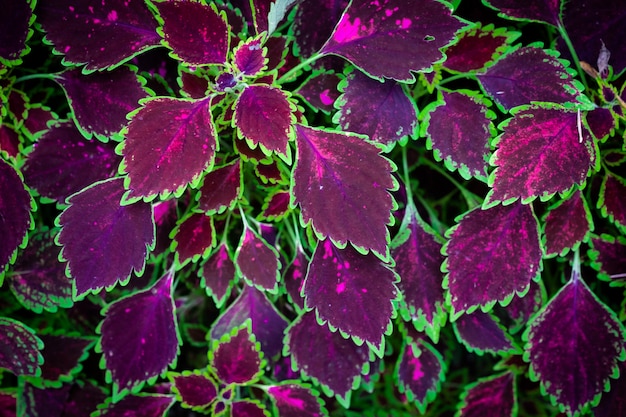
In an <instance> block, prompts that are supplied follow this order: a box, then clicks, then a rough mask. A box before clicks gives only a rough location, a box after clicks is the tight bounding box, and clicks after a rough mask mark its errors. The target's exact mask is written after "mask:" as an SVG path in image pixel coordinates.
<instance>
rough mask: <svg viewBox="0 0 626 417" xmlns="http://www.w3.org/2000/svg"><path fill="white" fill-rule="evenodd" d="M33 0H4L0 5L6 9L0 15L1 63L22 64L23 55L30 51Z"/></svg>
mask: <svg viewBox="0 0 626 417" xmlns="http://www.w3.org/2000/svg"><path fill="white" fill-rule="evenodd" d="M35 4H36V2H35V1H32V0H20V1H13V0H4V1H2V3H0V7H1V8H2V10H3V11H4V12H3V13H2V16H0V63H2V64H8V65H11V64H20V63H21V62H22V60H21V57H22V56H24V55H26V54H27V53H28V52H29V51H30V47H29V46H27V45H26V41H27V40H28V39H29V38H30V36H31V35H32V33H33V31H32V29H31V28H30V25H31V23H32V21H33V20H34V18H35V16H34V15H33V8H34V7H35Z"/></svg>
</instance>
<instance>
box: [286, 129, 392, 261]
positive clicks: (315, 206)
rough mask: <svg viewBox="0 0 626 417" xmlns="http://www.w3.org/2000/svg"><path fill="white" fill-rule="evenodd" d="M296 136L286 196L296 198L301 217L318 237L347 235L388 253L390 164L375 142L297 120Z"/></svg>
mask: <svg viewBox="0 0 626 417" xmlns="http://www.w3.org/2000/svg"><path fill="white" fill-rule="evenodd" d="M296 140H297V145H298V146H297V147H298V154H297V159H296V166H295V168H294V170H293V179H292V183H291V191H292V196H293V197H292V201H291V202H292V204H293V205H296V204H300V209H301V210H300V215H301V223H302V224H303V225H306V224H308V223H309V222H311V223H312V224H313V229H314V230H315V232H316V234H317V236H318V237H319V238H320V239H323V238H325V237H327V236H328V237H330V239H331V240H332V241H333V242H334V243H335V244H336V245H337V246H339V247H344V246H345V245H346V244H347V242H348V240H349V241H350V242H351V243H352V244H353V245H354V246H355V247H356V248H359V249H361V250H363V249H364V250H368V249H369V250H372V251H373V252H374V253H375V254H376V255H377V256H380V257H381V258H383V259H388V258H389V248H388V240H389V231H388V230H387V226H386V225H387V224H390V223H391V221H392V220H391V210H392V209H393V208H394V206H395V202H394V200H393V198H392V197H391V194H389V192H388V191H387V190H392V189H395V188H396V186H397V184H396V182H395V181H394V179H393V177H392V176H391V171H392V170H393V169H394V166H393V165H392V164H391V163H390V162H389V161H388V160H387V159H385V158H384V157H383V156H381V155H380V154H379V152H380V151H379V149H378V148H376V147H375V146H374V145H372V144H371V143H369V142H366V141H364V140H363V139H361V138H358V137H355V136H351V135H348V134H344V133H338V132H330V131H324V130H319V129H312V128H309V127H305V126H300V125H298V126H297V127H296ZM366 196H367V197H366ZM364 199H365V200H366V203H365V204H364V203H363V201H364ZM347 213H349V215H346V214H347Z"/></svg>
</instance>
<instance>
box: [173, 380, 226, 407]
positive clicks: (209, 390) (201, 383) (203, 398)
mask: <svg viewBox="0 0 626 417" xmlns="http://www.w3.org/2000/svg"><path fill="white" fill-rule="evenodd" d="M169 378H170V380H171V381H172V383H173V385H172V391H173V392H175V393H176V394H177V395H176V397H177V399H178V400H179V401H180V402H181V403H182V406H183V407H186V408H192V409H196V410H201V409H203V408H205V407H207V406H209V405H210V404H211V403H212V402H213V401H215V399H216V398H217V383H216V382H215V381H214V380H213V378H211V377H210V376H208V375H207V374H206V373H205V372H201V371H193V372H191V371H184V372H183V373H182V374H179V373H172V374H170V375H169Z"/></svg>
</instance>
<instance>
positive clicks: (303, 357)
mask: <svg viewBox="0 0 626 417" xmlns="http://www.w3.org/2000/svg"><path fill="white" fill-rule="evenodd" d="M283 353H284V354H291V359H292V368H293V370H298V369H299V370H300V372H301V373H302V374H303V375H304V376H306V377H309V378H312V379H313V380H314V381H315V382H317V383H319V384H321V386H322V389H323V391H324V393H325V394H326V395H328V396H333V395H334V396H335V397H336V398H337V400H338V401H339V403H341V404H342V405H344V407H346V408H347V407H348V405H347V404H349V403H350V393H351V390H352V389H354V388H356V387H358V386H359V383H360V379H361V374H362V373H363V374H365V373H367V372H368V370H369V359H370V353H369V349H368V347H367V346H366V345H361V346H357V345H355V344H354V342H353V341H352V340H350V339H345V338H343V337H342V336H341V335H340V334H339V332H331V331H330V330H329V329H328V327H327V326H320V325H319V324H318V323H317V320H316V318H315V314H314V313H313V312H309V313H305V314H304V315H302V316H300V318H299V319H298V320H296V321H295V322H294V323H292V324H291V326H290V327H289V329H288V330H287V336H286V343H285V351H284V352H283Z"/></svg>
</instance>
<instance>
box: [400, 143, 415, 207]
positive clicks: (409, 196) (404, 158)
mask: <svg viewBox="0 0 626 417" xmlns="http://www.w3.org/2000/svg"><path fill="white" fill-rule="evenodd" d="M402 169H403V170H404V188H405V189H406V200H407V201H408V202H410V203H412V202H413V190H411V182H410V180H411V177H410V176H409V162H408V161H407V151H406V146H405V147H403V148H402Z"/></svg>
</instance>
